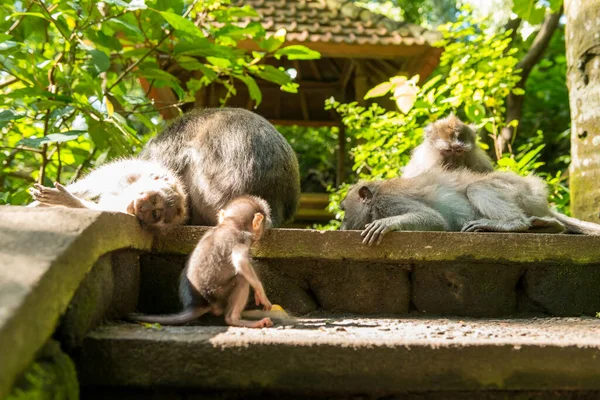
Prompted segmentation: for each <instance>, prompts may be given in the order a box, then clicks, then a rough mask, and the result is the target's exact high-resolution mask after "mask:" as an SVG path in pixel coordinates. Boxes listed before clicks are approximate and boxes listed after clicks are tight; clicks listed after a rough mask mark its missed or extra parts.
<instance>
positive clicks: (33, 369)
mask: <svg viewBox="0 0 600 400" xmlns="http://www.w3.org/2000/svg"><path fill="white" fill-rule="evenodd" d="M78 398H79V382H78V380H77V371H76V370H75V364H74V363H73V360H71V358H70V357H69V356H68V355H67V354H65V353H64V352H63V351H62V350H61V348H60V344H59V343H58V342H56V341H54V340H50V341H49V342H48V343H47V344H46V345H45V346H44V348H43V349H42V350H41V351H40V354H39V355H38V357H37V359H36V360H35V361H34V362H33V363H32V364H31V365H30V366H29V367H28V368H27V369H26V370H25V372H24V373H23V374H22V376H21V377H20V378H19V379H18V380H17V382H16V384H15V386H14V387H13V389H12V391H11V393H10V394H9V395H8V399H7V400H76V399H78Z"/></svg>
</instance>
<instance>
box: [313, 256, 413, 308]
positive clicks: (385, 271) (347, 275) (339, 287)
mask: <svg viewBox="0 0 600 400" xmlns="http://www.w3.org/2000/svg"><path fill="white" fill-rule="evenodd" d="M309 286H310V288H311V290H312V291H313V292H314V294H315V297H316V298H317V301H318V303H319V305H320V306H321V307H322V308H323V309H324V310H327V311H331V312H350V313H357V314H405V313H407V312H408V308H409V305H410V282H409V279H408V268H404V267H403V266H401V265H392V264H367V263H364V262H363V263H356V262H352V261H345V262H342V263H337V264H336V263H331V262H329V263H320V264H319V268H318V269H317V268H314V269H313V270H312V273H311V276H310V278H309Z"/></svg>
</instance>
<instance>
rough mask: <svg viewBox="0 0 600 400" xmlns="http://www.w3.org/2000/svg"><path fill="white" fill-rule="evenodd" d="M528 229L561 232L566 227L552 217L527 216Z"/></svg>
mask: <svg viewBox="0 0 600 400" xmlns="http://www.w3.org/2000/svg"><path fill="white" fill-rule="evenodd" d="M529 224H530V226H531V228H530V230H531V231H532V232H538V233H563V232H564V231H565V230H566V229H567V228H566V227H565V226H564V225H563V223H562V222H560V221H559V220H557V219H556V218H554V217H529Z"/></svg>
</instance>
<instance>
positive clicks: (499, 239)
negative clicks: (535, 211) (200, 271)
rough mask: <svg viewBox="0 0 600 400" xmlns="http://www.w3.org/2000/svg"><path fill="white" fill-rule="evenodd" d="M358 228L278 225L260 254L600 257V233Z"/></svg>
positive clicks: (166, 246)
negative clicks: (376, 237)
mask: <svg viewBox="0 0 600 400" xmlns="http://www.w3.org/2000/svg"><path fill="white" fill-rule="evenodd" d="M207 229H209V228H207V227H199V226H185V227H181V228H178V229H176V230H175V231H174V232H172V233H171V234H169V236H168V237H159V238H157V239H156V241H155V243H154V246H153V251H154V252H157V253H175V254H189V253H191V252H192V250H193V249H194V246H195V245H196V243H198V240H200V238H201V237H202V235H203V234H204V233H205V232H206V230H207ZM361 240H362V239H361V237H360V234H359V232H358V231H344V232H340V231H316V230H308V229H272V230H270V231H269V232H268V233H267V234H266V235H265V237H264V239H263V240H262V242H261V243H258V244H257V245H256V248H255V251H254V254H255V256H256V257H257V258H278V259H282V258H320V259H327V260H354V261H373V262H386V261H389V262H397V261H401V262H408V263H410V262H423V261H425V262H426V261H469V262H493V263H495V264H503V263H511V262H527V263H532V262H551V263H563V262H564V263H568V264H590V263H600V236H583V235H548V234H524V233H462V232H392V233H390V234H388V235H386V237H385V238H384V239H383V242H382V244H381V245H379V246H373V247H369V246H367V245H363V244H362V243H361Z"/></svg>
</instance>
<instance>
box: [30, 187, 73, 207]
mask: <svg viewBox="0 0 600 400" xmlns="http://www.w3.org/2000/svg"><path fill="white" fill-rule="evenodd" d="M33 186H34V188H31V189H30V193H31V196H32V197H33V198H34V199H35V200H37V201H39V202H40V203H42V204H46V205H51V206H65V207H71V208H80V207H82V204H81V201H80V200H79V199H78V198H77V197H75V196H73V195H72V194H71V193H70V192H69V191H68V190H67V189H66V188H65V187H64V186H63V185H61V184H60V183H58V182H54V188H49V187H45V186H42V185H40V184H37V183H35V184H34V185H33Z"/></svg>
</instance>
